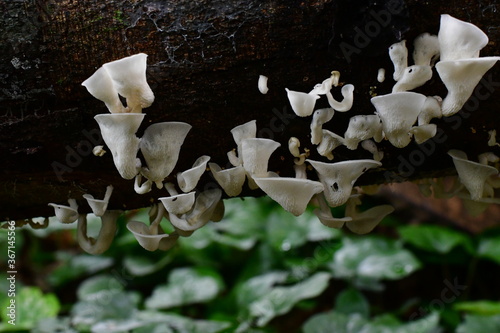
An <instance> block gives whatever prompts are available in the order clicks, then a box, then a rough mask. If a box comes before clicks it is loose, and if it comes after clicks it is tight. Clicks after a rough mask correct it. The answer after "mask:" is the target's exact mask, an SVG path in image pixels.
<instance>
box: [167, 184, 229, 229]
mask: <svg viewBox="0 0 500 333" xmlns="http://www.w3.org/2000/svg"><path fill="white" fill-rule="evenodd" d="M221 196H222V191H221V190H220V189H218V188H217V189H212V190H207V191H203V192H201V193H200V194H199V195H198V197H197V198H196V201H195V203H194V207H193V208H192V209H191V210H190V211H189V212H187V213H185V214H182V215H175V214H169V220H170V223H172V225H173V226H174V227H175V228H177V229H180V230H182V231H195V230H197V229H199V228H201V227H203V226H204V225H205V224H207V223H208V221H210V219H211V218H212V216H213V214H214V211H215V209H216V208H217V204H218V203H219V201H220V200H221Z"/></svg>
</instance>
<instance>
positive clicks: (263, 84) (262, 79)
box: [257, 75, 269, 95]
mask: <svg viewBox="0 0 500 333" xmlns="http://www.w3.org/2000/svg"><path fill="white" fill-rule="evenodd" d="M267 80H268V77H267V76H265V75H259V82H258V84H257V86H258V88H259V91H260V93H261V94H264V95H265V94H267V92H268V91H269V88H268V87H267Z"/></svg>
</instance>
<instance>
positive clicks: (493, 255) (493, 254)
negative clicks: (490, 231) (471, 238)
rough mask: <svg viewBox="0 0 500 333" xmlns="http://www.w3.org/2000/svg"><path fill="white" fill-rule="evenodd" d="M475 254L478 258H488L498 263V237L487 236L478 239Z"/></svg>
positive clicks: (499, 262)
mask: <svg viewBox="0 0 500 333" xmlns="http://www.w3.org/2000/svg"><path fill="white" fill-rule="evenodd" d="M477 254H478V256H479V257H480V258H486V259H490V260H492V261H494V262H496V263H497V264H500V237H495V238H493V237H488V238H483V239H481V240H480V241H479V245H478V248H477Z"/></svg>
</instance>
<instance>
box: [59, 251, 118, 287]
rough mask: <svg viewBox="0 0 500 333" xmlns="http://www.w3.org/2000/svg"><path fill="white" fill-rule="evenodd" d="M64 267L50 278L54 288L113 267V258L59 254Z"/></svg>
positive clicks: (60, 267)
mask: <svg viewBox="0 0 500 333" xmlns="http://www.w3.org/2000/svg"><path fill="white" fill-rule="evenodd" d="M57 256H58V260H60V261H62V265H61V266H59V267H58V268H57V269H55V270H54V271H53V272H52V273H51V275H50V276H49V282H50V284H51V285H53V286H60V285H63V284H65V283H67V282H69V281H72V280H75V279H77V278H79V277H82V276H85V275H90V274H93V273H96V272H99V271H102V270H103V269H106V268H108V267H111V266H112V265H113V262H114V260H113V258H109V257H104V256H92V255H87V254H81V255H77V256H75V255H73V254H71V253H69V252H67V253H63V252H58V253H57Z"/></svg>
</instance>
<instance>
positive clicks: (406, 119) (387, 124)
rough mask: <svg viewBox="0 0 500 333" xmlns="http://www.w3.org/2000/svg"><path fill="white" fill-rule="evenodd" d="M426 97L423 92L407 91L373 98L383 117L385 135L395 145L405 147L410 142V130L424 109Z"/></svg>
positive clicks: (373, 102) (379, 113) (372, 100)
mask: <svg viewBox="0 0 500 333" xmlns="http://www.w3.org/2000/svg"><path fill="white" fill-rule="evenodd" d="M425 98H426V97H425V96H424V95H422V94H417V93H414V92H407V91H405V92H399V93H392V94H388V95H382V96H376V97H373V98H372V99H371V102H372V104H373V106H375V109H377V114H378V115H379V116H380V118H381V119H382V129H383V130H384V133H385V136H386V137H387V139H389V141H390V142H391V144H392V145H393V146H395V147H397V148H403V147H406V146H407V145H408V144H409V143H410V141H411V135H410V133H409V132H410V129H411V127H412V125H413V124H414V123H415V121H416V120H417V117H418V114H419V113H420V110H422V107H423V105H424V102H425Z"/></svg>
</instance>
